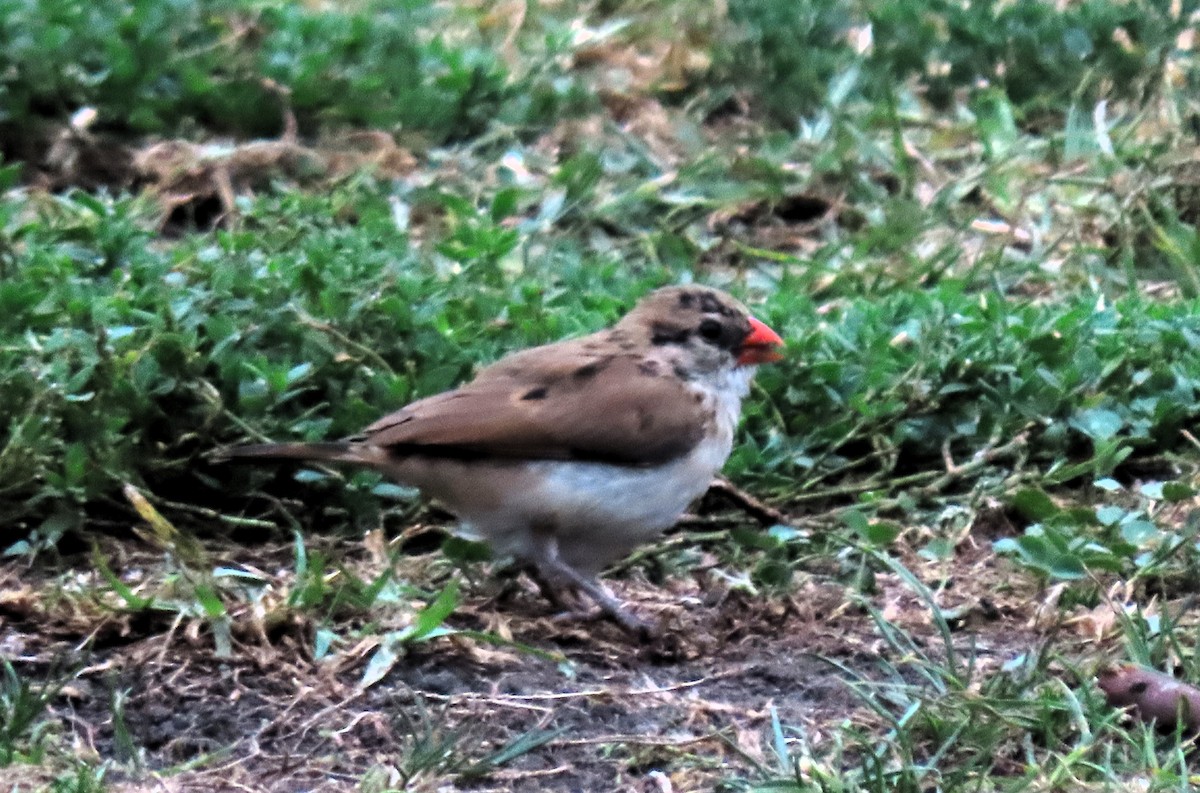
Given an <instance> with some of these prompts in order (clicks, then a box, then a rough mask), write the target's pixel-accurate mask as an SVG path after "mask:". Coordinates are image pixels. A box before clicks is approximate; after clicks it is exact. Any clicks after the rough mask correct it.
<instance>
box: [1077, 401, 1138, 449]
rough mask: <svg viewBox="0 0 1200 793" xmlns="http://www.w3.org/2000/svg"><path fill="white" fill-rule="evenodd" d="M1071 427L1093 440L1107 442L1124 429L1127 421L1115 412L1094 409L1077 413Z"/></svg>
mask: <svg viewBox="0 0 1200 793" xmlns="http://www.w3.org/2000/svg"><path fill="white" fill-rule="evenodd" d="M1071 425H1072V426H1074V427H1075V428H1076V429H1078V430H1079V431H1080V432H1082V433H1084V434H1085V435H1087V436H1088V437H1090V438H1092V439H1093V440H1100V441H1106V440H1110V439H1111V438H1113V437H1115V436H1116V434H1117V433H1118V432H1120V431H1121V430H1122V429H1124V427H1125V421H1124V419H1122V418H1121V416H1120V414H1118V413H1116V412H1115V411H1112V410H1106V409H1104V408H1092V409H1090V410H1082V411H1080V412H1078V413H1076V414H1075V417H1074V418H1073V419H1072V420H1071Z"/></svg>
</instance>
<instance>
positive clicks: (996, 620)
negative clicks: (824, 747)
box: [0, 538, 1037, 791]
mask: <svg viewBox="0 0 1200 793" xmlns="http://www.w3.org/2000/svg"><path fill="white" fill-rule="evenodd" d="M113 542H114V544H115V542H116V541H113ZM987 546H988V543H987V542H986V540H984V539H983V538H981V540H980V541H979V542H976V541H974V540H972V539H970V538H968V541H967V543H965V544H964V545H963V546H962V547H961V548H960V553H959V554H958V555H957V556H956V559H955V562H954V564H953V569H952V570H951V569H948V568H946V567H945V566H944V565H943V566H941V567H938V566H926V569H925V571H924V573H923V576H924V577H927V578H929V579H930V580H927V581H926V584H927V585H929V586H931V587H937V588H940V589H941V597H942V599H944V600H945V601H946V602H945V603H944V605H945V606H946V607H948V608H953V609H955V611H956V613H958V614H960V615H961V619H959V620H958V621H956V622H955V625H956V627H958V628H960V629H961V630H960V637H961V639H962V642H963V644H964V646H965V645H966V644H968V643H974V646H975V651H976V652H977V653H978V656H979V658H980V659H981V662H982V663H984V664H986V663H988V662H989V659H991V661H994V662H996V663H1000V662H1002V661H1003V660H1005V659H1006V658H1010V657H1012V656H1013V655H1015V654H1017V653H1019V652H1022V651H1024V650H1027V649H1029V648H1030V647H1031V646H1033V644H1034V643H1035V642H1036V640H1037V637H1036V636H1034V635H1033V634H1032V633H1031V632H1030V630H1029V629H1028V625H1029V613H1028V609H1027V608H1025V607H1023V605H1022V604H1026V603H1028V602H1029V601H1028V599H1027V598H1022V597H1018V596H1016V595H1015V594H1013V593H1010V594H1009V596H1007V597H1005V596H1004V595H1002V594H998V593H1001V592H1003V591H1004V589H1005V588H1004V587H1003V586H999V585H998V583H997V582H999V581H1001V580H1002V579H1003V577H1004V572H1003V570H1002V569H997V565H1002V564H1003V562H1001V561H999V560H997V559H996V558H995V557H994V555H993V554H992V553H991V551H990V549H988V547H987ZM125 550H126V551H128V548H126V549H125ZM287 553H288V549H287V546H285V545H283V544H280V545H278V546H277V547H274V548H267V547H265V546H264V547H257V548H254V547H240V548H238V547H233V548H228V549H225V550H224V551H223V552H222V555H223V557H227V558H229V559H230V560H232V559H238V560H239V561H240V562H241V563H243V564H245V563H248V562H250V561H253V562H254V563H256V564H257V565H258V566H260V567H261V568H262V569H271V565H279V564H282V563H283V561H284V560H285V559H286V558H287ZM438 558H439V557H437V555H436V554H426V555H423V556H420V557H413V558H411V559H409V560H408V562H407V563H408V564H411V565H412V569H413V570H419V569H429V568H430V567H431V566H434V565H435V564H436V560H437V559H438ZM87 561H88V560H86V559H82V560H80V563H81V568H80V573H79V574H80V575H82V574H83V570H84V569H85V568H86V567H87V566H88V565H87ZM909 561H911V562H912V563H913V564H919V563H920V560H917V559H916V558H915V557H914V559H913V560H906V563H907V562H909ZM139 563H142V564H146V565H153V564H154V557H153V555H152V554H149V553H144V552H139V553H133V554H129V553H127V555H126V557H125V558H124V560H123V563H122V564H123V566H124V567H125V569H129V567H130V565H134V566H136V565H137V564H139ZM443 567H444V565H443ZM64 576H66V578H69V576H70V573H69V572H64V569H62V568H59V569H57V570H48V569H30V568H28V567H27V566H25V565H24V564H23V563H21V562H18V561H17V560H9V561H7V562H6V563H5V565H4V566H3V567H0V584H3V586H0V590H6V591H8V592H9V593H10V594H9V595H6V596H5V597H4V598H0V652H3V653H4V655H5V656H7V657H8V658H11V659H13V660H14V662H15V666H16V668H17V671H18V672H19V673H20V674H21V675H22V676H23V677H26V678H27V679H31V680H38V679H45V678H46V677H47V676H50V675H52V674H53V670H54V669H55V668H59V669H61V668H63V667H66V666H72V665H77V664H82V665H83V666H82V670H81V671H80V672H79V673H78V674H77V675H76V676H75V678H74V679H73V680H72V682H70V683H69V684H68V685H67V686H66V687H65V688H64V689H63V690H62V692H60V694H59V696H58V697H57V698H56V699H55V701H54V702H53V705H52V713H53V715H54V716H56V717H58V718H59V719H61V723H62V725H63V726H62V732H63V733H65V735H64V738H65V739H66V740H67V741H68V742H69V743H70V745H72V746H73V747H74V750H75V754H76V755H78V756H82V757H91V758H93V759H113V760H115V761H117V762H116V763H115V764H114V765H113V767H112V768H111V769H110V771H109V773H108V775H107V776H106V782H107V783H108V784H110V785H111V786H112V787H113V789H115V790H123V791H125V790H127V791H134V790H169V791H176V790H178V791H192V790H197V791H198V790H243V791H244V790H269V791H297V790H310V791H333V790H348V789H358V785H359V784H360V783H361V782H362V780H363V775H364V774H365V773H368V772H370V779H371V780H373V782H372V784H375V785H376V787H375V788H372V789H385V788H387V787H389V786H390V787H393V788H397V789H405V790H444V789H455V788H463V789H470V790H479V791H510V790H511V791H519V790H545V791H600V790H654V791H661V790H674V791H684V790H708V789H712V788H713V785H714V784H716V783H717V782H719V781H720V780H723V779H730V778H739V777H740V778H745V779H755V778H761V777H762V775H763V774H770V773H779V761H778V759H777V758H776V757H775V755H774V750H773V748H772V738H771V734H772V733H771V723H772V722H771V720H772V713H774V714H775V715H776V716H777V717H778V719H779V722H780V723H781V724H783V725H788V726H789V727H792V728H795V727H799V728H802V729H803V730H804V731H805V733H806V735H807V738H808V739H809V740H810V741H814V742H817V741H820V740H821V737H822V735H824V734H827V733H826V731H827V729H830V728H831V727H832V725H836V724H839V723H841V722H842V721H843V720H845V719H854V720H859V721H862V722H863V723H864V725H868V724H869V723H870V721H871V718H872V717H871V715H870V713H869V711H868V710H867V709H865V708H864V707H863V704H862V701H861V699H860V696H859V694H856V693H855V692H854V691H853V690H852V689H851V687H849V686H847V685H846V684H845V682H844V680H843V677H844V676H845V673H844V672H842V671H839V669H838V667H837V666H836V665H835V664H840V665H841V668H842V669H845V670H851V671H852V672H853V674H854V675H861V676H862V678H863V679H871V678H872V677H874V676H876V675H878V674H879V673H880V672H879V670H880V663H879V662H880V659H881V658H882V657H884V656H885V655H886V654H887V653H888V651H889V650H888V646H887V645H886V643H885V642H883V641H882V640H881V639H880V637H879V635H878V632H877V630H876V628H875V627H874V624H873V623H872V621H871V619H870V617H869V614H868V613H867V611H866V609H864V608H863V606H862V604H861V602H856V600H855V598H854V597H853V596H851V595H850V593H849V590H847V589H846V588H845V587H843V586H842V585H841V584H837V583H834V580H833V578H832V577H831V576H828V575H824V574H822V573H821V571H814V572H801V573H800V577H799V578H798V579H797V584H796V586H795V587H794V588H793V590H792V591H791V594H790V595H786V596H785V595H779V594H768V593H756V594H747V593H746V592H744V591H742V590H740V589H733V588H730V587H729V586H728V585H726V584H722V583H721V579H720V578H719V577H717V576H713V575H710V574H708V573H707V572H706V571H704V570H700V571H696V572H694V573H693V574H691V575H690V576H672V577H670V578H669V579H668V580H667V581H666V582H665V584H664V585H663V586H656V585H652V584H650V583H649V582H647V581H646V580H645V578H644V576H643V575H642V574H641V572H639V571H634V572H633V573H631V574H629V575H626V576H624V577H622V578H619V579H617V580H611V581H610V582H609V583H610V585H611V586H612V587H613V589H614V590H615V591H616V592H617V593H618V594H619V595H620V596H621V597H623V598H624V599H626V600H627V601H628V602H630V603H632V604H635V608H636V609H637V610H638V612H639V613H640V614H642V615H650V616H653V617H655V618H657V619H659V620H661V621H662V622H663V624H664V626H665V631H664V635H663V636H662V637H661V638H659V639H656V640H652V641H649V642H639V641H638V640H635V639H633V638H631V637H628V636H626V635H624V634H623V633H621V632H620V631H619V630H618V629H616V628H615V627H614V626H612V625H609V624H607V623H587V624H581V623H562V622H559V621H555V620H554V619H552V614H551V613H550V610H549V607H548V606H547V605H546V604H545V603H543V602H542V601H541V600H540V599H539V598H538V597H537V596H536V593H535V592H533V591H532V588H531V587H530V588H528V589H527V588H523V587H519V588H517V590H516V591H515V594H514V593H513V592H512V587H511V586H509V587H507V589H508V590H509V591H508V594H507V595H503V594H502V592H504V591H505V589H506V588H505V587H504V586H502V585H501V584H499V583H497V582H495V581H494V580H490V579H485V580H482V581H479V582H474V583H468V584H466V585H465V587H464V593H463V602H462V603H461V604H460V605H459V607H458V609H456V611H455V613H454V614H453V615H451V617H450V618H449V620H447V624H448V625H450V626H452V627H455V628H459V629H466V630H484V631H489V632H491V633H493V634H494V635H498V636H502V637H511V639H512V640H513V642H519V643H524V644H526V645H529V646H531V647H533V648H536V649H537V650H539V651H541V652H542V653H543V654H545V655H547V656H551V657H542V656H539V655H536V654H534V653H531V652H529V651H525V650H521V649H518V648H515V647H513V646H505V645H493V644H488V643H485V642H481V641H479V640H477V639H473V638H466V637H463V636H456V637H446V638H440V639H434V640H431V641H428V642H425V643H422V644H417V645H414V646H412V647H411V648H410V649H409V650H408V652H407V654H406V655H405V656H404V657H402V658H401V659H400V660H399V661H398V662H397V663H396V664H395V665H394V666H393V667H392V668H391V670H390V671H389V672H388V674H387V675H386V676H385V677H384V678H383V679H382V680H380V681H379V682H378V683H376V684H374V685H372V686H369V687H365V688H364V687H362V686H360V681H361V679H362V676H363V670H364V667H365V665H366V663H367V659H368V658H369V656H370V653H371V651H372V650H373V649H374V647H375V646H376V645H375V644H374V643H373V642H372V641H371V637H373V636H376V635H377V631H375V632H373V631H372V630H371V628H372V626H370V625H355V624H353V623H347V624H338V625H335V626H334V627H335V629H336V630H337V631H338V632H339V634H340V635H343V636H350V637H354V636H356V635H357V636H361V637H363V638H362V640H361V641H360V642H359V644H358V645H357V646H352V647H347V648H345V649H343V651H341V652H338V653H334V654H331V656H330V657H328V658H326V659H324V660H320V661H317V660H313V658H312V647H313V631H314V630H315V625H314V624H313V623H312V622H311V621H310V620H307V619H297V620H295V621H293V622H292V623H290V624H287V625H283V626H282V627H280V628H279V629H277V630H276V631H274V632H273V633H272V634H271V635H269V636H259V637H257V638H255V637H253V636H250V635H247V634H239V633H237V632H236V631H235V634H234V635H235V642H234V647H233V652H232V654H231V657H228V658H218V657H217V653H216V652H215V650H214V642H213V641H212V637H211V636H210V635H209V634H208V633H207V630H206V629H205V628H203V627H201V626H202V623H200V622H198V621H193V622H190V623H189V622H186V621H170V620H167V619H162V620H156V619H152V618H147V617H145V616H144V614H142V615H138V616H136V617H134V618H130V617H129V616H128V615H121V616H117V615H114V616H112V617H110V618H100V619H97V618H96V617H95V616H94V614H93V615H91V616H89V615H88V614H86V613H84V611H81V610H80V609H79V608H78V604H75V605H74V606H73V605H72V601H71V600H70V599H66V598H61V597H59V598H55V597H54V596H53V595H52V594H51V593H52V592H53V591H55V588H56V587H58V588H59V591H61V587H62V582H63V581H64V580H65V579H64ZM52 582H57V583H52ZM17 592H23V593H25V596H24V597H20V596H17V595H16V594H11V593H17ZM1001 598H1003V599H1001ZM867 600H868V602H870V603H871V604H872V605H873V606H874V607H875V608H877V609H879V610H880V611H881V613H883V614H884V616H885V617H887V618H888V619H889V620H892V621H894V622H895V623H896V624H898V625H901V626H902V627H903V628H904V629H905V630H906V631H908V632H909V634H910V635H912V636H913V637H914V638H915V640H916V641H917V642H924V641H925V640H926V639H928V640H929V641H928V645H929V647H930V649H931V651H933V652H936V647H937V640H936V639H935V638H934V634H935V631H934V629H933V627H932V624H931V622H930V620H929V616H928V608H927V607H926V606H925V605H924V604H923V603H922V602H921V601H920V599H919V598H918V597H917V596H916V595H915V594H914V593H913V592H911V591H910V590H909V589H908V588H907V587H906V586H905V585H904V584H903V583H902V582H901V581H900V580H899V579H898V578H896V577H895V576H892V575H890V574H880V575H878V576H877V579H876V591H875V593H873V594H871V595H869V596H868V598H867ZM1006 602H1007V605H1006ZM356 631H357V633H356ZM891 660H892V661H893V662H900V663H902V659H896V658H892V659H891ZM831 662H834V663H831ZM114 714H118V715H117V716H114ZM122 726H123V729H122ZM522 742H527V743H528V745H529V746H530V748H528V750H527V751H523V752H519V753H518V756H516V757H515V758H513V759H511V760H506V761H504V762H499V763H496V762H490V761H489V758H491V759H492V760H495V759H496V758H495V756H496V754H497V753H498V752H501V753H503V750H504V749H505V748H506V747H514V746H516V747H517V748H523V745H522ZM514 751H515V750H514ZM372 769H374V770H372ZM13 773H18V772H17V771H14V772H13ZM20 773H26V771H22V772H20ZM0 781H4V780H0ZM16 781H18V782H19V780H16ZM10 786H11V785H10Z"/></svg>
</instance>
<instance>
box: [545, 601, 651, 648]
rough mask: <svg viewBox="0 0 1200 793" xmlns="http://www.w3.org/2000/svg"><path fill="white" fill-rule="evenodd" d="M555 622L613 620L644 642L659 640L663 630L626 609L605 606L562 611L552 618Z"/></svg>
mask: <svg viewBox="0 0 1200 793" xmlns="http://www.w3.org/2000/svg"><path fill="white" fill-rule="evenodd" d="M551 620H552V621H553V622H557V623H567V622H582V623H586V622H598V621H599V620H612V621H613V622H614V623H616V624H617V625H618V626H619V627H620V628H621V629H622V630H624V631H625V632H626V633H628V634H630V635H631V636H635V637H637V638H638V639H641V640H642V641H650V640H652V639H657V638H658V637H659V636H660V635H661V633H662V630H661V628H660V627H659V626H658V625H656V624H654V623H651V622H648V621H646V620H644V619H642V618H641V617H638V616H637V615H635V614H631V613H630V612H629V611H628V610H626V609H624V608H620V607H618V608H616V609H608V608H605V607H603V606H599V605H597V606H593V607H591V608H581V609H571V610H567V611H561V612H559V613H558V614H555V615H554V616H553V617H551Z"/></svg>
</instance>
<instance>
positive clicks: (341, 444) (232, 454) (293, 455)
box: [208, 441, 371, 465]
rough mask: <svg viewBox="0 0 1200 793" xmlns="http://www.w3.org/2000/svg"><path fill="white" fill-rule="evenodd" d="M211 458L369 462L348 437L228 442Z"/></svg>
mask: <svg viewBox="0 0 1200 793" xmlns="http://www.w3.org/2000/svg"><path fill="white" fill-rule="evenodd" d="M208 459H210V460H212V461H213V462H218V463H220V462H225V461H227V460H245V461H247V462H255V461H259V460H261V461H264V462H266V461H271V460H315V461H323V462H330V463H358V464H360V465H370V463H371V461H370V460H367V459H363V455H362V454H361V453H360V450H359V448H358V444H354V443H351V442H349V441H327V442H323V443H248V444H245V445H243V446H227V447H225V448H224V449H216V450H214V451H212V452H210V453H209V455H208Z"/></svg>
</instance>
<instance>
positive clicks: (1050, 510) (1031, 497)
mask: <svg viewBox="0 0 1200 793" xmlns="http://www.w3.org/2000/svg"><path fill="white" fill-rule="evenodd" d="M1009 505H1010V506H1011V507H1012V508H1013V509H1015V510H1017V512H1019V513H1021V516H1022V517H1024V518H1026V519H1027V520H1031V521H1038V522H1042V521H1045V520H1047V519H1049V518H1051V517H1053V516H1055V515H1057V514H1058V513H1059V508H1058V506H1057V505H1055V503H1054V502H1053V501H1052V500H1051V499H1050V496H1048V495H1046V494H1045V492H1043V491H1041V490H1038V489H1037V488H1032V487H1026V488H1022V489H1021V490H1018V491H1017V493H1016V494H1015V495H1014V496H1013V497H1012V499H1011V500H1010V501H1009Z"/></svg>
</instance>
